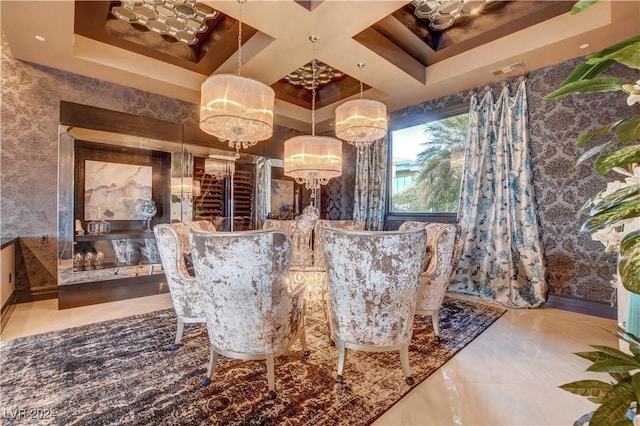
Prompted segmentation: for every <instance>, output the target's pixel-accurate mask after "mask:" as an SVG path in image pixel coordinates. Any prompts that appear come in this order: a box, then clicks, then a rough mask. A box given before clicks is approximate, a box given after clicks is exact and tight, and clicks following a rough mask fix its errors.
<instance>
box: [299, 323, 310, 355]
mask: <svg viewBox="0 0 640 426" xmlns="http://www.w3.org/2000/svg"><path fill="white" fill-rule="evenodd" d="M300 346H302V356H303V357H305V358H306V357H308V356H309V348H308V347H307V335H306V333H305V331H304V324H303V325H302V330H301V331H300Z"/></svg>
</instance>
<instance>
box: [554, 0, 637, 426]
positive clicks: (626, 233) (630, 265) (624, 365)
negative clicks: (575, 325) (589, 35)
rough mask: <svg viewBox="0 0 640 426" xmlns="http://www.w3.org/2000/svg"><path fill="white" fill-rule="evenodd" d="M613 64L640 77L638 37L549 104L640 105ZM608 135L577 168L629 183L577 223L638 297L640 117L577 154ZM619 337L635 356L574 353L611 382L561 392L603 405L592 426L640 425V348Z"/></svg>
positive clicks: (632, 339) (574, 77)
mask: <svg viewBox="0 0 640 426" xmlns="http://www.w3.org/2000/svg"><path fill="white" fill-rule="evenodd" d="M598 2H599V0H581V1H578V2H577V3H576V4H575V5H574V7H573V9H572V10H571V13H572V14H576V13H579V12H581V11H582V10H584V9H586V8H588V7H590V6H592V5H594V4H596V3H598ZM616 63H617V64H622V65H624V66H627V67H629V68H633V69H640V36H635V37H632V38H630V39H627V40H624V41H621V42H619V43H616V44H614V45H612V46H609V47H607V48H605V49H603V50H601V51H599V52H596V53H593V54H591V55H589V56H587V59H586V61H584V62H582V63H580V64H579V65H578V66H577V67H576V68H575V69H574V70H573V72H572V73H571V74H570V75H569V76H568V77H567V78H566V80H565V81H564V82H563V83H562V85H561V86H560V87H559V88H558V89H557V90H555V91H553V92H551V93H549V94H548V95H547V96H545V98H546V99H555V100H556V101H561V100H562V99H563V98H564V97H565V96H568V95H574V94H582V93H595V92H622V93H623V94H625V95H626V96H627V105H629V106H630V107H633V105H635V104H640V79H639V80H638V81H636V82H635V84H634V83H633V82H632V83H625V82H623V81H622V80H621V79H620V78H618V77H602V76H601V74H602V73H603V72H604V71H605V70H607V69H608V68H610V67H611V66H612V65H614V64H616ZM639 76H640V75H639ZM636 108H637V106H636ZM630 111H632V112H633V111H634V110H633V109H631V110H630ZM635 111H636V112H637V111H638V110H637V109H636V110H635ZM605 135H611V138H610V139H609V140H606V141H605V142H602V143H600V144H596V145H595V146H593V147H591V148H590V149H588V150H587V151H586V152H585V153H583V154H582V155H581V156H580V157H579V158H578V159H577V161H576V162H575V164H574V167H577V166H578V165H580V164H582V163H584V162H585V161H587V160H589V159H590V158H593V157H596V158H595V161H594V169H595V170H596V171H597V172H598V173H600V174H606V173H609V172H610V171H612V170H615V171H617V172H620V173H623V174H624V175H626V176H627V178H626V179H625V181H624V182H621V181H615V182H611V183H609V184H608V185H607V188H606V189H603V190H602V191H600V192H599V193H598V194H596V195H594V196H593V197H592V198H590V199H589V200H587V202H586V203H585V204H584V205H583V206H582V208H581V209H580V211H579V212H578V216H580V215H581V214H583V213H585V212H586V213H587V214H588V216H589V217H588V218H587V220H586V221H585V222H584V223H583V225H582V229H581V230H582V231H585V232H594V239H596V237H597V239H599V240H600V241H602V242H603V243H604V244H605V246H607V250H608V251H611V250H616V251H618V252H619V257H618V271H619V274H620V280H621V281H622V283H623V285H624V287H625V288H626V289H627V290H629V291H631V292H634V293H639V294H640V230H638V228H637V226H636V225H637V224H638V221H640V144H639V143H638V142H639V140H640V114H638V113H636V114H635V115H631V116H630V117H628V118H625V119H622V120H618V121H616V122H615V123H612V124H610V125H608V126H604V127H600V128H598V129H595V130H590V131H587V132H586V133H584V134H582V135H580V136H579V137H578V140H577V146H579V147H584V146H586V145H587V144H590V143H593V142H595V141H597V140H602V138H603V137H604V136H605ZM625 228H627V229H625ZM617 335H618V337H619V338H620V339H623V340H624V341H626V342H627V343H629V349H630V353H626V352H624V351H621V350H619V349H616V348H611V347H607V346H593V348H594V349H596V350H595V351H590V352H579V353H576V355H578V356H580V357H582V358H585V359H588V360H589V361H592V363H593V364H591V366H590V367H589V368H588V369H587V371H593V372H603V373H609V375H610V376H611V377H612V378H613V379H614V381H613V382H604V381H600V380H580V381H577V382H572V383H567V384H565V385H562V386H560V388H562V389H564V390H566V391H568V392H572V393H575V394H577V395H581V396H585V397H587V398H588V399H589V400H590V401H592V402H594V403H596V404H599V407H598V408H597V409H596V410H595V411H594V412H593V413H591V414H590V415H588V416H585V417H588V418H589V425H590V426H604V425H606V426H610V425H614V426H632V425H634V424H635V425H636V426H637V425H638V424H640V415H638V414H637V413H638V401H639V400H640V340H639V339H638V337H637V336H635V335H633V334H631V333H629V332H626V331H625V330H623V329H621V328H618V330H617ZM585 417H583V419H584V418H585ZM581 420H582V419H581ZM576 424H578V422H576Z"/></svg>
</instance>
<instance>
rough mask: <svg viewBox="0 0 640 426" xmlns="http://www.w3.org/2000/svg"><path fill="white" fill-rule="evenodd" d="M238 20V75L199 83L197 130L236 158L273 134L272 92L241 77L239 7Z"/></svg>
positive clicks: (257, 82) (264, 85)
mask: <svg viewBox="0 0 640 426" xmlns="http://www.w3.org/2000/svg"><path fill="white" fill-rule="evenodd" d="M245 1H246V0H238V3H240V17H239V19H238V25H239V29H238V75H235V74H214V75H212V76H210V77H209V78H207V79H206V80H205V81H204V83H202V88H201V97H200V128H201V129H202V130H203V131H204V132H206V133H208V134H210V135H213V136H215V137H217V138H218V139H220V141H221V142H228V143H229V147H231V148H235V150H236V158H240V153H239V151H240V148H244V149H246V148H248V147H250V146H253V145H255V144H256V143H258V141H261V140H265V139H269V138H270V137H271V136H272V135H273V103H274V99H275V93H274V91H273V89H272V88H271V87H269V86H267V85H266V84H263V83H260V82H259V81H256V80H252V79H250V78H246V77H241V76H240V69H241V68H242V4H243V3H244V2H245Z"/></svg>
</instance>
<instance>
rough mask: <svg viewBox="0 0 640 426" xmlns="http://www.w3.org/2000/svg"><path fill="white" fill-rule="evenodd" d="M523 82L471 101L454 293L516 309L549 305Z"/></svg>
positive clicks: (452, 284) (450, 287) (452, 289)
mask: <svg viewBox="0 0 640 426" xmlns="http://www.w3.org/2000/svg"><path fill="white" fill-rule="evenodd" d="M527 109H528V107H527V93H526V86H525V81H524V80H523V81H521V83H520V84H519V86H518V89H517V92H516V93H515V95H514V96H513V97H510V94H509V90H508V88H507V87H506V85H505V87H504V88H503V89H502V92H501V94H500V96H499V98H498V99H497V101H495V102H494V100H493V95H492V93H491V92H490V91H487V93H486V94H485V95H484V97H483V99H482V100H481V101H478V99H477V97H476V96H475V95H473V96H472V98H471V107H470V110H469V132H468V138H467V150H466V154H465V155H466V158H465V172H464V176H463V182H462V194H461V202H460V227H461V238H460V247H459V250H460V262H459V263H458V267H457V269H456V271H455V273H454V274H453V276H452V281H451V284H450V286H449V291H453V292H456V293H463V294H469V295H474V296H479V297H480V298H483V299H489V300H493V301H496V302H498V303H501V304H503V305H506V306H510V307H515V308H525V307H536V306H539V305H541V304H542V303H544V302H545V300H546V294H547V282H546V267H545V264H544V260H543V251H542V241H541V239H540V230H539V225H538V218H537V215H536V212H537V208H536V205H535V197H534V188H533V179H532V175H533V173H532V166H531V157H530V155H529V124H528V112H527Z"/></svg>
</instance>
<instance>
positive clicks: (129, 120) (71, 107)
mask: <svg viewBox="0 0 640 426" xmlns="http://www.w3.org/2000/svg"><path fill="white" fill-rule="evenodd" d="M60 124H62V125H65V126H74V127H82V128H85V129H94V130H101V131H104V132H113V133H121V134H124V135H133V136H140V137H145V138H152V139H160V140H163V141H173V142H176V143H177V144H180V143H181V142H182V125H181V124H179V123H172V122H169V121H163V120H158V119H155V118H149V117H142V116H139V115H134V114H129V113H125V112H120V111H113V110H108V109H104V108H98V107H93V106H89V105H82V104H76V103H73V102H67V101H63V100H61V101H60Z"/></svg>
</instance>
